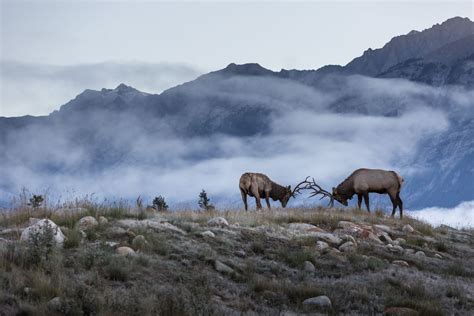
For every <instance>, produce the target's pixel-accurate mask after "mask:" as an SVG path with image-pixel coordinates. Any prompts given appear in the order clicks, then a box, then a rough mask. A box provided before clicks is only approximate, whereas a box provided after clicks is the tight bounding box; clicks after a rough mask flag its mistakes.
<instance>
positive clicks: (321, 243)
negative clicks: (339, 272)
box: [316, 240, 329, 251]
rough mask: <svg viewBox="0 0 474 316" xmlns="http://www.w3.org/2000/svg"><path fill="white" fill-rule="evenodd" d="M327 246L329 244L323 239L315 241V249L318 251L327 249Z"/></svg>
mask: <svg viewBox="0 0 474 316" xmlns="http://www.w3.org/2000/svg"><path fill="white" fill-rule="evenodd" d="M327 248H329V245H328V243H327V242H324V241H321V240H318V241H317V242H316V249H317V250H319V251H323V250H324V249H327Z"/></svg>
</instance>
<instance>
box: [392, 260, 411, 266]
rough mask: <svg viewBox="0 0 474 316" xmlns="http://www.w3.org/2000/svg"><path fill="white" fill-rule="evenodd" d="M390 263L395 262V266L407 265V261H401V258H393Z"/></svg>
mask: <svg viewBox="0 0 474 316" xmlns="http://www.w3.org/2000/svg"><path fill="white" fill-rule="evenodd" d="M392 264H395V265H397V266H402V267H408V262H406V261H403V260H393V261H392Z"/></svg>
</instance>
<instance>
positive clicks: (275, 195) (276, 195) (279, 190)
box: [270, 181, 286, 201]
mask: <svg viewBox="0 0 474 316" xmlns="http://www.w3.org/2000/svg"><path fill="white" fill-rule="evenodd" d="M285 194H286V188H285V187H284V186H281V185H279V184H278V183H275V182H273V181H272V191H271V192H270V197H271V198H272V200H273V201H276V200H280V199H282V198H283V197H284V196H285Z"/></svg>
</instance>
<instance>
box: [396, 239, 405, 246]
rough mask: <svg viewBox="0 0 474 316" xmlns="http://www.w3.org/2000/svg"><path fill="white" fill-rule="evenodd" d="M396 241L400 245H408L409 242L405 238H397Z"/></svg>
mask: <svg viewBox="0 0 474 316" xmlns="http://www.w3.org/2000/svg"><path fill="white" fill-rule="evenodd" d="M395 241H398V244H399V245H405V244H406V243H407V241H406V240H405V239H403V238H397V239H395Z"/></svg>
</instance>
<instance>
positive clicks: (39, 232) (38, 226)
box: [20, 218, 66, 246]
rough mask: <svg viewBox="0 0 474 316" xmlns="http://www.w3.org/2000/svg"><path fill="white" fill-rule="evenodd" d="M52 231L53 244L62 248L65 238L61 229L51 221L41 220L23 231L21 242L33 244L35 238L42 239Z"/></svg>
mask: <svg viewBox="0 0 474 316" xmlns="http://www.w3.org/2000/svg"><path fill="white" fill-rule="evenodd" d="M49 230H51V232H52V239H53V242H54V243H55V244H56V245H57V246H62V245H63V243H64V240H65V238H66V237H65V236H64V234H63V233H62V231H61V229H60V228H59V227H58V225H56V224H55V223H54V222H53V221H51V220H50V219H47V218H46V219H41V220H39V221H37V222H36V223H35V224H33V225H31V226H28V227H27V228H25V230H23V232H22V233H21V236H20V240H21V241H23V242H32V241H33V240H34V238H41V237H43V236H45V234H46V233H47V232H48V231H49Z"/></svg>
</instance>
